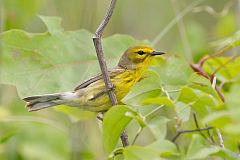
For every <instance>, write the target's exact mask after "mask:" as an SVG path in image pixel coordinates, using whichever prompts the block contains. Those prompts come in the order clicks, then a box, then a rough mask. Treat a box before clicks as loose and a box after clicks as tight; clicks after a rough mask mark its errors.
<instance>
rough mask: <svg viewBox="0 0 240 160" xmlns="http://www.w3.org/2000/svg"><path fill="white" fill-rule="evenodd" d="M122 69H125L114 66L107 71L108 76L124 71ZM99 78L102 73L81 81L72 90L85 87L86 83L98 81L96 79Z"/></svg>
mask: <svg viewBox="0 0 240 160" xmlns="http://www.w3.org/2000/svg"><path fill="white" fill-rule="evenodd" d="M124 71H125V69H124V68H114V69H112V70H110V71H108V73H109V76H110V78H111V77H114V76H115V75H117V74H119V73H122V72H124ZM100 79H102V74H99V75H97V76H95V77H92V78H90V79H88V80H86V81H84V82H83V83H81V84H80V85H78V86H77V87H76V88H75V89H74V91H76V90H79V89H82V88H85V87H87V86H88V85H90V84H92V83H93V82H96V81H98V80H100Z"/></svg>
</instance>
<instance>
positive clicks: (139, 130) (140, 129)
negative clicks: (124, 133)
mask: <svg viewBox="0 0 240 160" xmlns="http://www.w3.org/2000/svg"><path fill="white" fill-rule="evenodd" d="M142 130H143V127H140V128H139V129H138V131H137V134H136V136H135V137H134V139H133V142H132V145H134V143H135V142H136V140H137V138H138V137H139V135H140V133H141V132H142Z"/></svg>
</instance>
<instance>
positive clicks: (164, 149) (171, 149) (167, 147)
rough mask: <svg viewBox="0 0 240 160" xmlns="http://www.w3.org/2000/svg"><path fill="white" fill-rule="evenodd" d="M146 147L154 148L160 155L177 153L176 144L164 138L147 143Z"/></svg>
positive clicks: (167, 155)
mask: <svg viewBox="0 0 240 160" xmlns="http://www.w3.org/2000/svg"><path fill="white" fill-rule="evenodd" d="M147 148H151V149H153V150H155V151H156V152H158V153H159V154H160V156H161V157H170V156H175V155H179V152H178V150H177V147H176V145H175V144H174V143H172V142H170V141H168V140H165V139H158V140H157V141H155V142H153V143H151V144H150V145H148V146H147Z"/></svg>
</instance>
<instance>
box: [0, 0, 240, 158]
mask: <svg viewBox="0 0 240 160" xmlns="http://www.w3.org/2000/svg"><path fill="white" fill-rule="evenodd" d="M109 3H110V1H109V0H68V1H65V0H2V1H0V27H1V29H0V31H1V32H4V31H7V30H10V29H23V30H26V31H28V32H33V33H41V32H45V31H46V28H45V26H44V24H43V23H42V22H41V20H40V18H39V17H38V15H46V16H59V17H61V18H62V19H63V22H62V25H63V27H64V29H65V30H78V29H82V28H84V29H86V30H88V31H90V32H92V33H94V31H95V30H96V28H97V26H98V25H99V23H100V22H101V20H102V18H103V17H104V15H105V12H106V9H107V7H108V5H109ZM239 15H240V1H239V0H205V1H204V0H131V1H129V0H119V1H118V3H117V6H116V9H115V11H114V14H113V17H112V19H111V21H110V24H109V25H108V27H107V28H106V30H105V32H104V36H105V37H107V36H109V35H113V34H116V33H121V34H127V35H131V36H133V37H134V38H136V39H139V40H144V39H147V40H149V41H151V42H153V44H154V46H155V48H156V49H159V50H164V51H167V52H169V53H171V54H180V55H183V56H185V57H186V59H187V60H188V61H189V62H192V61H197V60H198V59H199V58H201V57H202V56H203V55H205V54H206V53H209V52H211V51H214V50H213V47H212V45H211V44H212V42H214V41H216V40H219V39H222V38H224V37H228V36H231V35H233V34H234V33H235V32H236V31H237V30H238V29H239V28H240V19H239ZM0 63H1V61H0ZM95 67H98V66H95ZM0 76H1V73H0ZM0 78H1V77H0ZM24 105H25V104H24V103H23V101H21V99H20V98H19V97H18V95H17V91H16V88H15V87H14V86H11V85H0V159H7V160H23V159H24V160H37V159H39V160H43V159H51V160H54V159H56V160H61V159H62V160H65V159H78V160H79V159H84V160H88V159H89V160H90V159H103V157H105V156H106V155H105V153H104V151H103V147H102V137H101V129H100V128H101V127H99V124H98V121H97V120H96V118H95V116H93V115H91V114H89V113H82V114H81V116H82V118H80V120H76V119H74V118H72V117H68V116H66V115H65V114H63V113H61V112H56V111H55V110H52V109H48V110H43V111H39V112H36V113H28V112H27V110H26V109H25V108H24ZM133 126H134V125H133ZM131 129H132V130H134V128H131V127H130V130H131ZM130 137H131V132H130ZM151 138H152V137H151V135H149V134H148V133H147V131H146V133H145V132H144V133H143V135H142V136H141V138H140V139H141V140H140V141H141V143H143V144H144V142H147V141H150V140H151Z"/></svg>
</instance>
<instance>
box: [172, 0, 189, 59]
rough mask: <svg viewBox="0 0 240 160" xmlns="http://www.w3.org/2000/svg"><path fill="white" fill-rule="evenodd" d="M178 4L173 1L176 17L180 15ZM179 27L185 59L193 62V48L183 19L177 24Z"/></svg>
mask: <svg viewBox="0 0 240 160" xmlns="http://www.w3.org/2000/svg"><path fill="white" fill-rule="evenodd" d="M177 2H178V1H176V0H171V4H172V8H173V11H174V13H175V15H176V16H177V15H178V14H179V9H178V5H177ZM177 26H178V30H179V34H180V38H181V42H182V44H183V49H184V54H185V57H186V59H187V60H188V61H190V62H192V61H193V57H192V53H191V52H192V51H191V47H190V44H189V40H188V37H187V33H186V28H185V26H184V23H183V18H181V19H179V21H178V22H177Z"/></svg>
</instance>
